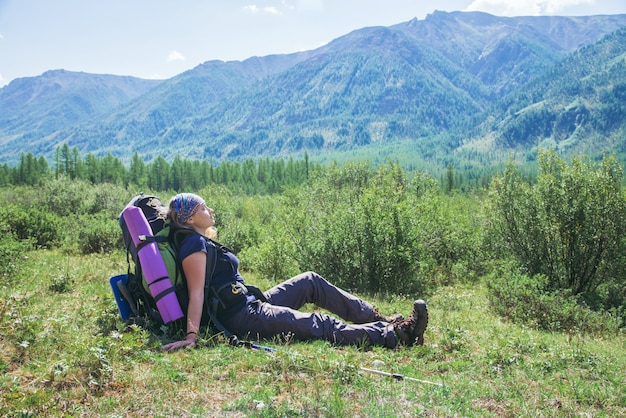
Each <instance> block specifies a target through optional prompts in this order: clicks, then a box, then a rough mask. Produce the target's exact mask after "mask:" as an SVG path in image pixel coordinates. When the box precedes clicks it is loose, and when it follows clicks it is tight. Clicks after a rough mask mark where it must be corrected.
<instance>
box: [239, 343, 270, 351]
mask: <svg viewBox="0 0 626 418" xmlns="http://www.w3.org/2000/svg"><path fill="white" fill-rule="evenodd" d="M239 345H242V346H244V347H246V348H251V349H253V350H262V351H265V352H266V353H277V352H278V350H277V349H275V348H272V347H266V346H264V345H259V344H255V343H253V342H250V341H239Z"/></svg>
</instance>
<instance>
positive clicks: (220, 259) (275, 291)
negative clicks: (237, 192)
mask: <svg viewBox="0 0 626 418" xmlns="http://www.w3.org/2000/svg"><path fill="white" fill-rule="evenodd" d="M213 214H214V212H213V209H211V208H209V207H208V206H207V205H206V204H205V202H204V200H203V199H202V198H201V197H200V196H198V195H195V194H191V193H181V194H178V195H176V196H174V197H173V198H172V199H171V200H170V203H169V206H168V209H167V213H166V214H165V217H166V220H167V221H169V223H170V226H171V228H175V230H176V231H177V235H178V236H181V235H182V237H183V238H182V239H181V240H180V241H179V242H178V245H177V248H178V257H179V260H182V266H183V271H184V274H185V277H186V281H187V289H188V295H189V299H188V300H189V303H188V305H187V307H186V308H187V309H186V311H185V312H186V319H187V335H186V339H184V340H181V341H176V342H173V343H170V344H166V345H164V346H163V349H164V350H168V351H169V350H175V349H178V348H181V347H195V345H196V341H197V339H198V329H199V328H200V325H201V324H205V323H207V322H208V316H207V314H206V310H207V309H211V308H212V307H211V305H216V306H215V311H216V312H214V314H215V315H216V317H217V319H218V320H219V321H220V322H221V323H222V324H223V325H224V326H225V327H226V328H227V329H228V330H229V331H230V332H232V333H233V334H236V335H238V336H241V337H244V338H257V339H271V338H273V337H276V336H279V337H283V338H290V339H293V340H314V339H322V340H325V341H329V342H331V343H333V344H338V345H347V344H370V345H378V346H383V347H387V348H395V347H396V346H398V344H399V343H402V344H404V345H406V346H412V345H414V344H417V345H422V344H424V331H425V330H426V326H427V325H428V311H427V308H426V303H425V302H424V301H423V300H416V301H415V302H414V303H413V311H412V313H411V316H410V317H409V318H408V319H406V320H405V319H404V318H403V317H402V315H396V316H394V317H385V316H382V315H381V314H380V313H378V311H377V310H376V309H375V308H374V307H373V306H372V305H371V304H370V303H368V302H365V301H363V300H361V299H359V298H357V297H355V296H353V295H351V294H349V293H347V292H346V291H344V290H342V289H340V288H338V287H336V286H333V285H332V284H330V283H329V282H328V281H326V280H325V279H324V278H323V277H322V276H320V275H319V274H317V273H314V272H306V273H302V274H299V275H297V276H295V277H293V278H291V279H289V280H287V281H285V282H283V283H281V284H279V285H277V286H275V287H273V288H272V289H270V290H268V291H266V292H264V293H260V291H259V292H252V291H248V289H247V287H246V285H245V282H244V279H243V277H241V275H240V274H239V270H238V266H239V260H238V259H237V257H236V256H235V255H234V254H233V253H232V252H230V250H228V248H226V247H224V246H222V245H220V244H218V243H216V242H215V241H213V240H211V239H210V238H208V237H207V236H206V235H205V234H206V231H207V230H209V228H211V227H212V226H213V225H214V224H215V219H214V217H213ZM181 233H182V234H181ZM215 249H217V251H215ZM214 254H217V256H216V257H217V260H216V262H214V260H213V259H212V257H211V255H214ZM208 260H209V261H208ZM207 263H211V264H213V263H214V265H215V268H214V269H212V270H213V273H212V275H211V277H207V275H208V274H207ZM205 286H208V287H207V289H209V290H210V291H209V292H207V294H209V295H213V296H214V299H213V300H216V301H217V302H218V303H215V304H212V303H211V302H209V301H208V300H205ZM255 293H256V295H255ZM306 303H313V304H315V305H317V306H319V307H320V308H323V309H326V310H327V311H329V312H331V313H332V314H333V315H335V316H333V315H327V314H323V313H306V312H300V311H298V309H300V308H301V307H302V306H304V304H306ZM337 317H339V318H341V320H340V319H338V318H337ZM348 322H349V323H348Z"/></svg>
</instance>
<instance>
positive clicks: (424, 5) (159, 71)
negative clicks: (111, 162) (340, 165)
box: [0, 0, 626, 87]
mask: <svg viewBox="0 0 626 418" xmlns="http://www.w3.org/2000/svg"><path fill="white" fill-rule="evenodd" d="M433 4H436V5H437V6H433ZM434 10H443V11H469V10H479V11H484V12H488V13H491V14H494V15H499V16H522V15H561V16H577V15H596V14H626V0H438V1H436V2H435V1H426V0H412V1H409V0H222V1H218V0H179V1H174V0H95V1H89V0H0V87H1V86H4V85H6V84H7V83H9V82H10V81H11V80H13V79H15V78H20V77H31V76H37V75H40V74H42V73H43V72H45V71H47V70H54V69H65V70H69V71H84V72H88V73H95V74H116V75H132V76H136V77H142V78H169V77H172V76H174V75H176V74H180V73H181V72H183V71H186V70H188V69H191V68H193V67H195V66H196V65H198V64H200V63H203V62H205V61H208V60H214V59H217V60H224V61H230V60H244V59H246V58H249V57H252V56H265V55H269V54H282V53H291V52H295V51H299V50H310V49H315V48H317V47H319V46H321V45H323V44H325V43H328V42H330V41H331V40H333V39H335V38H338V37H340V36H342V35H345V34H347V33H349V32H351V31H352V30H355V29H359V28H362V27H366V26H390V25H393V24H396V23H402V22H406V21H408V20H411V19H412V18H415V17H417V18H418V19H420V20H421V19H424V18H425V17H426V15H427V14H430V13H432V12H433V11H434Z"/></svg>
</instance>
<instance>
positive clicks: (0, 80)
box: [0, 74, 8, 87]
mask: <svg viewBox="0 0 626 418" xmlns="http://www.w3.org/2000/svg"><path fill="white" fill-rule="evenodd" d="M7 83H8V81H7V79H5V78H4V77H3V76H2V74H0V87H2V86H4V85H5V84H7Z"/></svg>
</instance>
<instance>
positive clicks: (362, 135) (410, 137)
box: [0, 12, 626, 161]
mask: <svg viewBox="0 0 626 418" xmlns="http://www.w3.org/2000/svg"><path fill="white" fill-rule="evenodd" d="M623 26H626V15H619V16H589V17H575V18H569V17H545V18H544V17H518V18H502V17H496V16H491V15H488V14H485V13H463V12H455V13H446V12H436V13H434V14H432V15H429V16H428V17H427V18H426V19H425V20H416V19H414V20H411V21H409V22H406V23H402V24H398V25H394V26H390V27H372V28H363V29H360V30H357V31H354V32H351V33H349V34H347V35H345V36H342V37H340V38H338V39H336V40H334V41H333V42H331V43H329V44H328V45H325V46H323V47H321V48H318V49H316V50H313V51H306V52H301V53H297V54H288V55H274V56H268V57H254V58H250V59H248V60H245V61H242V62H221V61H209V62H207V63H205V64H202V65H200V66H198V67H196V68H194V69H192V70H189V71H187V72H185V73H182V74H180V75H178V76H176V77H173V78H171V79H169V80H165V81H163V82H161V83H160V84H158V85H155V86H153V87H154V88H152V89H150V90H149V91H146V90H143V91H142V92H141V94H140V93H139V91H138V90H137V91H136V93H138V94H137V95H134V96H132V95H130V94H129V95H127V96H125V98H124V99H119V102H118V103H117V104H114V103H113V101H112V99H111V97H114V95H113V96H112V93H111V92H112V91H114V90H115V88H117V87H116V86H115V83H113V82H112V83H111V84H110V85H109V87H110V88H111V90H105V91H104V92H103V93H97V92H98V91H99V90H98V89H101V88H102V86H101V85H100V81H97V80H96V79H94V80H92V81H90V82H88V83H87V84H86V85H84V86H83V89H82V90H80V91H82V93H79V94H76V93H75V90H73V89H72V88H69V87H65V86H66V85H64V84H62V83H57V84H59V85H58V86H57V85H56V84H52V85H53V86H54V88H56V89H57V90H56V92H55V93H54V94H49V95H46V94H43V93H42V94H39V95H35V96H32V97H34V99H33V100H31V101H30V102H29V101H26V100H24V99H21V100H22V102H21V103H22V104H21V105H20V106H17V105H15V104H12V103H11V101H10V100H9V99H8V98H9V97H18V96H15V95H16V94H17V91H23V92H28V91H33V90H36V89H37V85H38V83H42V82H43V81H45V80H44V79H47V78H48V75H46V74H48V73H46V74H44V75H43V76H41V78H42V80H37V78H35V79H22V80H16V81H14V82H13V83H11V84H10V85H9V86H7V87H5V88H3V89H1V90H0V106H1V108H2V109H3V110H4V109H8V112H4V111H3V114H4V115H5V116H3V117H2V118H1V119H0V152H1V155H2V158H3V160H4V161H11V160H12V159H13V161H14V160H15V159H16V158H17V157H18V155H17V154H18V152H19V151H30V152H33V153H36V154H46V155H51V153H52V151H53V150H54V148H55V147H56V146H57V145H58V144H61V143H65V142H67V143H68V144H69V145H70V146H76V147H78V148H79V150H80V151H81V152H83V153H85V152H93V153H95V154H97V155H101V154H103V153H106V152H111V153H113V154H114V155H117V156H120V157H122V158H123V159H129V158H130V156H131V154H132V153H133V152H138V153H140V155H142V156H143V157H144V158H146V159H151V158H154V157H156V156H157V155H162V156H164V157H166V158H172V157H173V156H175V155H180V156H182V157H188V158H207V159H208V158H212V159H214V160H221V159H231V158H244V157H254V156H261V155H288V154H291V153H301V152H302V150H304V149H306V150H310V151H311V152H312V153H315V152H325V151H329V150H335V151H341V150H350V149H354V148H358V147H363V146H366V145H368V144H373V143H392V142H393V141H398V140H405V141H416V142H418V141H423V140H425V139H426V138H428V143H429V144H431V143H432V144H434V142H433V138H438V139H437V141H439V143H438V144H437V145H436V146H438V147H441V148H442V149H453V148H454V147H456V146H457V145H458V143H459V140H460V138H461V137H462V136H463V137H464V136H467V135H470V134H471V133H472V132H473V131H472V129H473V127H474V126H477V124H479V125H480V127H481V128H482V129H485V128H486V127H490V129H491V128H492V127H493V129H498V130H501V129H503V130H502V131H498V132H499V133H498V135H500V137H501V138H506V126H507V123H508V122H507V121H509V120H510V119H511V118H510V115H509V116H498V115H503V111H502V109H503V108H504V107H503V106H505V105H504V104H500V105H498V106H496V107H494V103H498V100H500V99H502V98H503V97H505V95H507V94H510V95H509V96H506V97H507V99H506V101H505V102H502V103H506V106H509V107H510V108H512V109H513V108H516V109H518V110H519V109H523V108H524V106H525V105H524V103H527V102H528V100H529V99H528V98H525V96H524V95H523V94H521V93H520V92H522V93H528V92H529V91H530V90H529V86H538V85H539V84H533V83H540V81H534V80H537V78H538V77H541V76H542V75H543V74H545V73H546V71H548V70H549V69H551V68H553V67H554V66H555V65H557V64H558V63H559V62H560V61H561V60H563V59H564V58H565V57H566V56H568V54H571V53H573V52H574V51H577V50H578V48H581V47H583V46H585V45H590V44H593V43H595V42H597V41H598V40H600V39H601V38H602V36H604V35H606V34H608V33H611V32H614V31H615V30H617V29H619V28H620V27H623ZM585 51H591V50H588V49H587V48H583V49H581V50H580V52H578V54H583V55H584V54H585V53H587V52H585ZM574 56H576V55H572V57H574ZM572 59H574V58H572ZM581 59H582V58H581ZM590 59H591V60H594V59H609V60H610V59H617V58H615V57H613V58H610V57H609V55H606V57H604V56H603V57H602V58H590ZM559 65H563V64H559ZM555 68H560V69H559V70H554V71H556V72H557V73H558V74H561V73H562V72H567V71H569V70H568V68H569V67H567V66H565V67H555ZM590 71H593V69H590ZM67 74H69V75H72V74H73V73H67ZM67 74H66V75H67ZM615 76H617V77H621V73H615ZM93 77H113V76H93ZM553 78H554V77H553ZM76 79H77V80H79V79H81V80H82V79H83V78H82V77H76ZM103 80H104V79H103ZM111 80H112V81H114V80H116V79H115V78H113V79H111ZM557 80H561V79H557ZM18 82H19V83H18ZM561 82H563V83H564V82H566V80H565V79H562V81H556V83H557V84H558V83H561ZM14 83H16V84H15V85H13V84H14ZM44 84H45V83H44ZM105 84H106V83H105ZM46 85H47V84H46ZM46 85H44V87H45V86H46ZM18 86H19V88H17V87H18ZM48 86H49V85H48ZM8 87H11V89H8ZM88 87H89V88H88ZM48 88H50V87H48ZM533 88H534V87H533ZM543 88H544V90H545V86H544V87H543ZM607 89H608V90H607ZM607 89H605V90H606V92H607V93H606V94H609V95H611V94H618V95H619V92H618V91H619V88H618V89H617V90H615V91H613V90H611V89H610V88H609V87H608V86H607ZM5 90H6V91H5ZM8 91H11V92H12V93H11V94H8V93H7V92H8ZM565 91H567V90H565ZM603 91H604V90H603ZM572 94H573V95H576V94H577V93H575V92H572ZM27 96H28V95H27V94H26V93H25V95H24V97H27ZM131 96H132V97H131ZM98 97H101V98H102V103H100V102H99V100H98ZM518 100H519V101H520V102H518ZM84 101H86V102H87V103H89V105H86V104H82V103H84ZM16 103H17V102H16ZM520 103H521V104H520ZM81 104H82V105H81ZM11 106H12V107H11ZM46 110H47V112H46ZM485 112H487V113H485ZM492 112H493V113H492ZM54 115H56V116H54ZM498 117H501V119H499V120H500V122H499V123H498V124H495V125H489V124H488V123H484V121H485V120H493V119H494V118H498ZM507 117H508V119H507ZM617 125H619V123H618V124H617ZM614 129H619V126H618V127H616V128H614ZM481 132H483V135H489V134H490V132H487V133H485V132H484V131H481ZM508 132H509V133H511V135H512V136H511V135H509V136H510V137H511V138H512V139H511V140H512V141H513V142H515V143H516V144H518V145H519V144H521V143H523V142H520V141H517V139H516V134H514V133H513V132H514V130H511V129H509V131H508ZM570 136H571V135H570ZM510 142H511V141H507V140H502V139H501V140H499V141H498V142H497V144H500V145H502V146H510V145H511V144H510ZM531 142H532V140H531Z"/></svg>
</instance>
